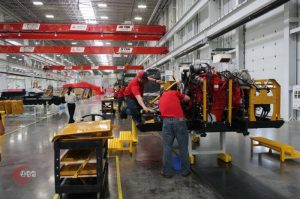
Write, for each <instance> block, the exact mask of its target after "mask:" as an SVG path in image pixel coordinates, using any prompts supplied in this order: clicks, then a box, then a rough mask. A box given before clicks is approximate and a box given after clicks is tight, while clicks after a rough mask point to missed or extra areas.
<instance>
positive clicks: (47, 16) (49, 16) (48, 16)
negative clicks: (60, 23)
mask: <svg viewBox="0 0 300 199" xmlns="http://www.w3.org/2000/svg"><path fill="white" fill-rule="evenodd" d="M45 16H46V18H49V19H50V18H51V19H53V18H54V15H45Z"/></svg>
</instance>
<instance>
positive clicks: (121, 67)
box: [44, 65, 144, 70]
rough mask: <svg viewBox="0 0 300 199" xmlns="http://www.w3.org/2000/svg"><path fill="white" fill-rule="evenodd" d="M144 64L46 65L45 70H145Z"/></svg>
mask: <svg viewBox="0 0 300 199" xmlns="http://www.w3.org/2000/svg"><path fill="white" fill-rule="evenodd" d="M143 69H144V66H129V65H128V66H60V65H57V66H45V67H44V70H143Z"/></svg>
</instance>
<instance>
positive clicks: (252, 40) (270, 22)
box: [245, 6, 289, 120]
mask: <svg viewBox="0 0 300 199" xmlns="http://www.w3.org/2000/svg"><path fill="white" fill-rule="evenodd" d="M283 29H284V9H283V6H281V7H279V8H278V9H276V10H274V11H271V12H270V13H267V14H265V15H264V16H262V17H260V18H258V19H256V20H254V21H252V22H250V23H248V24H247V25H246V37H245V44H246V51H245V52H246V56H245V67H246V69H248V70H249V72H250V74H251V76H252V77H253V78H255V79H276V80H277V81H278V82H279V84H280V85H281V113H282V114H281V116H282V117H283V118H284V119H285V120H288V119H289V106H288V104H289V98H288V96H289V66H288V65H286V63H285V57H284V56H285V53H284V51H285V47H284V32H283Z"/></svg>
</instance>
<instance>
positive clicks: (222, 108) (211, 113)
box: [185, 64, 243, 122]
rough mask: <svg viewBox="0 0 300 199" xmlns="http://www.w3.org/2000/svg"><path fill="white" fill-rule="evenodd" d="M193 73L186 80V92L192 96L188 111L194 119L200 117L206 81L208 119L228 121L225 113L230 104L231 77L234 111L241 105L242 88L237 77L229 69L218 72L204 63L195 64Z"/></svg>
mask: <svg viewBox="0 0 300 199" xmlns="http://www.w3.org/2000/svg"><path fill="white" fill-rule="evenodd" d="M190 72H191V74H190V77H189V79H188V80H187V81H186V87H185V88H186V93H187V94H188V95H189V96H190V97H191V101H190V103H189V105H188V107H187V108H186V113H187V115H188V116H189V117H192V118H193V119H200V118H199V116H200V115H199V113H202V106H203V94H204V92H203V82H204V81H206V82H207V83H206V84H207V87H206V90H207V91H206V96H207V105H206V107H207V116H208V118H207V119H208V121H211V122H221V121H226V118H225V117H226V116H227V114H225V112H226V110H227V106H228V99H229V96H228V88H229V81H228V80H229V79H232V80H233V86H232V87H233V88H232V104H233V107H232V108H233V111H237V110H239V109H240V107H241V102H242V97H243V96H242V89H241V87H240V84H239V82H238V79H237V78H234V76H232V74H231V73H229V71H224V72H216V71H215V70H214V68H213V67H211V66H209V65H207V64H204V65H194V66H192V67H191V70H190Z"/></svg>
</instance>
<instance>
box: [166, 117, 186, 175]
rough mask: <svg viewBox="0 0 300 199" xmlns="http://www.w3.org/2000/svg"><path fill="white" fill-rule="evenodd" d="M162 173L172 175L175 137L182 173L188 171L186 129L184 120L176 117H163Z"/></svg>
mask: <svg viewBox="0 0 300 199" xmlns="http://www.w3.org/2000/svg"><path fill="white" fill-rule="evenodd" d="M162 135H163V173H164V174H165V175H173V169H172V146H173V142H174V139H175V138H176V140H177V142H178V145H179V152H180V160H181V168H182V174H187V173H189V172H190V164H189V154H188V131H187V126H186V122H185V121H182V120H180V119H178V118H164V119H163V130H162Z"/></svg>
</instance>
